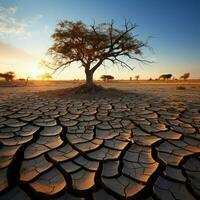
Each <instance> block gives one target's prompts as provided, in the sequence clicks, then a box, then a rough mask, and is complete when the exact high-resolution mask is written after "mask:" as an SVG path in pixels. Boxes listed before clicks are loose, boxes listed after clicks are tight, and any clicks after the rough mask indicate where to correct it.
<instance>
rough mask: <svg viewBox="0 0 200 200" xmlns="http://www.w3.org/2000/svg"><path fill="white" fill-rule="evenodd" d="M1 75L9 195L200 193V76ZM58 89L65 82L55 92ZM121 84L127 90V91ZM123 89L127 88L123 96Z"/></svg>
mask: <svg viewBox="0 0 200 200" xmlns="http://www.w3.org/2000/svg"><path fill="white" fill-rule="evenodd" d="M12 84H13V85H12V87H11V86H10V85H6V84H3V83H0V199H1V200H2V199H3V200H11V199H19V200H24V199H26V200H29V199H34V200H39V199H40V200H41V199H42V200H43V199H44V200H46V199H53V200H64V199H70V200H71V199H72V200H73V199H97V200H108V199H109V200H114V199H144V200H153V199H164V200H165V199H166V200H168V199H174V200H176V199H181V200H189V199H200V84H199V82H198V81H187V82H183V81H178V82H175V81H171V82H170V81H168V82H163V81H160V82H156V81H138V82H136V81H133V82H130V81H115V82H112V83H102V82H97V84H101V85H103V86H104V87H106V88H116V89H119V91H118V90H115V91H114V93H110V95H107V94H106V93H104V92H102V93H101V95H97V96H96V97H95V96H91V97H90V96H87V97H84V96H80V98H79V96H77V95H76V97H73V96H72V97H70V96H67V95H66V96H65V95H64V94H65V92H66V93H67V91H68V90H67V89H66V88H71V87H76V86H79V85H80V84H81V82H78V81H77V82H75V81H71V82H70V81H30V82H29V84H28V86H26V87H23V86H22V84H21V83H20V84H19V83H18V82H14V83H12ZM55 90H56V91H55ZM120 90H121V91H120ZM116 94H117V95H116Z"/></svg>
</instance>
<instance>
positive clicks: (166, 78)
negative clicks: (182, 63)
mask: <svg viewBox="0 0 200 200" xmlns="http://www.w3.org/2000/svg"><path fill="white" fill-rule="evenodd" d="M171 77H172V74H162V75H161V76H159V80H160V79H163V80H169V79H170V78H171Z"/></svg>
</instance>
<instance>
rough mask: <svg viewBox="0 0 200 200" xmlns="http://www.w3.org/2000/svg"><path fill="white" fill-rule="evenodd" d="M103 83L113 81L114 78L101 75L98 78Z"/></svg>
mask: <svg viewBox="0 0 200 200" xmlns="http://www.w3.org/2000/svg"><path fill="white" fill-rule="evenodd" d="M100 78H101V79H102V80H103V81H109V80H113V79H114V76H111V75H102V76H101V77H100Z"/></svg>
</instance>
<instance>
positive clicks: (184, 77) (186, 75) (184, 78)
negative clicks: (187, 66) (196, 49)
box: [180, 73, 190, 81]
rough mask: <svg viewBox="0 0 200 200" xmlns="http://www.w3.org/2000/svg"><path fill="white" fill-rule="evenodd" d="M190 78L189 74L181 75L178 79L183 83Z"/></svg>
mask: <svg viewBox="0 0 200 200" xmlns="http://www.w3.org/2000/svg"><path fill="white" fill-rule="evenodd" d="M189 77H190V73H185V74H183V75H182V76H181V77H180V79H183V80H184V81H185V80H187V79H188V78H189Z"/></svg>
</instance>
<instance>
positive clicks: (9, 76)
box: [0, 71, 16, 82]
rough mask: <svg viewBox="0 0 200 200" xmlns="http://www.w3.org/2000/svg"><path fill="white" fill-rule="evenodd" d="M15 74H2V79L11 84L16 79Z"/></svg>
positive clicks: (0, 74)
mask: <svg viewBox="0 0 200 200" xmlns="http://www.w3.org/2000/svg"><path fill="white" fill-rule="evenodd" d="M15 76H16V75H15V72H11V71H10V72H6V73H0V77H1V78H4V79H5V81H7V82H10V81H13V79H14V78H15Z"/></svg>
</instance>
